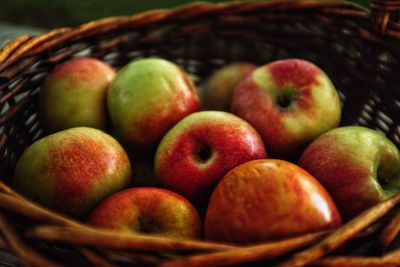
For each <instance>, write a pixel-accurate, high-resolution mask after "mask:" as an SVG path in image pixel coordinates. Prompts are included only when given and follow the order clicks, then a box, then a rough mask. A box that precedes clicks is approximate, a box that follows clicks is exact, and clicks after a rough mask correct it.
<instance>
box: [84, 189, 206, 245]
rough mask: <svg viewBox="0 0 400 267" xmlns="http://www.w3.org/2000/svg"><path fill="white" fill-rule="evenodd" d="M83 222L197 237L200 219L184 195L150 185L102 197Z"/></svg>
mask: <svg viewBox="0 0 400 267" xmlns="http://www.w3.org/2000/svg"><path fill="white" fill-rule="evenodd" d="M87 223H88V224H90V225H92V226H95V227H99V228H106V229H112V230H118V231H123V232H126V233H142V234H152V235H160V236H164V237H171V238H179V239H180V238H184V239H186V238H188V239H199V238H200V237H201V229H202V222H201V219H200V216H199V214H198V212H197V210H196V209H195V208H194V206H193V205H192V204H191V203H190V202H189V201H188V200H187V199H185V198H184V197H182V196H180V195H178V194H176V193H174V192H172V191H169V190H165V189H160V188H154V187H140V188H131V189H126V190H124V191H121V192H118V193H116V194H114V195H112V196H110V197H108V198H107V199H106V200H104V201H103V202H102V203H101V204H100V205H99V206H98V207H97V208H96V209H95V210H94V211H93V212H92V213H91V214H90V216H89V218H88V219H87Z"/></svg>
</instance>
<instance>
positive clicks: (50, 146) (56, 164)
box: [12, 127, 131, 218]
mask: <svg viewBox="0 0 400 267" xmlns="http://www.w3.org/2000/svg"><path fill="white" fill-rule="evenodd" d="M130 181H131V165H130V162H129V160H128V157H127V155H126V153H125V152H124V150H123V149H122V147H121V146H120V145H119V143H118V142H117V141H116V140H115V139H114V138H112V137H111V136H109V135H107V134H105V133H104V132H101V131H99V130H96V129H93V128H87V127H77V128H71V129H68V130H63V131H60V132H57V133H55V134H51V135H48V136H46V137H43V138H42V139H40V140H38V141H36V142H35V143H33V144H32V145H31V146H29V147H28V148H27V149H26V150H25V151H24V152H23V154H22V155H21V157H20V158H19V159H18V162H17V165H16V169H15V175H14V178H13V181H12V182H13V185H14V188H15V189H17V190H18V191H19V192H21V193H22V194H23V195H25V196H27V197H28V198H30V199H32V200H34V201H37V202H39V203H41V204H42V205H44V206H47V207H48V208H50V209H53V210H56V211H59V212H61V213H64V214H66V215H69V216H73V217H75V218H82V217H83V216H86V215H87V214H88V212H89V211H90V210H91V209H93V208H94V207H95V206H96V205H97V204H98V203H99V202H100V201H102V200H103V199H104V198H106V197H107V196H109V195H111V194H113V193H115V192H117V191H119V190H121V189H123V188H125V187H126V186H127V185H128V184H129V183H130Z"/></svg>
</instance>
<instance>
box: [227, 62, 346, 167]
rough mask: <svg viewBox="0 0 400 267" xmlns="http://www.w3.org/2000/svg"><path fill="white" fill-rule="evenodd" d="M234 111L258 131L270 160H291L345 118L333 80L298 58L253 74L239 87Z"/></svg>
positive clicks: (234, 102) (259, 69)
mask: <svg viewBox="0 0 400 267" xmlns="http://www.w3.org/2000/svg"><path fill="white" fill-rule="evenodd" d="M232 112H233V113H234V114H236V115H238V116H239V117H241V118H243V119H244V120H246V121H248V122H249V123H250V124H251V125H253V127H254V128H255V129H256V130H257V131H258V132H259V133H260V135H261V136H262V138H263V140H264V143H265V145H266V147H267V150H268V152H269V153H270V156H271V157H276V158H283V159H290V160H293V159H295V158H296V157H298V156H299V154H300V153H301V151H302V149H304V147H305V146H306V145H307V144H308V143H310V142H311V141H312V140H313V139H315V138H316V137H318V136H319V135H321V134H322V133H324V132H326V131H328V130H330V129H332V128H334V127H336V126H338V124H339V122H340V118H341V107H340V100H339V96H338V93H337V91H336V89H335V87H334V86H333V84H332V82H331V81H330V79H329V77H328V76H327V75H326V74H325V73H324V72H323V71H322V70H321V69H320V68H318V67H317V66H315V65H314V64H312V63H311V62H308V61H305V60H300V59H285V60H279V61H275V62H272V63H269V64H267V65H264V66H262V67H259V68H257V69H256V70H254V71H253V72H252V73H251V74H250V75H249V76H247V78H245V79H244V80H243V81H242V82H241V83H239V85H238V86H237V87H236V89H235V91H234V94H233V98H232Z"/></svg>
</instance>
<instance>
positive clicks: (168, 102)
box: [108, 58, 200, 151]
mask: <svg viewBox="0 0 400 267" xmlns="http://www.w3.org/2000/svg"><path fill="white" fill-rule="evenodd" d="M199 108H200V102H199V98H198V95H197V91H196V88H195V87H194V85H193V83H192V82H191V81H190V79H189V78H188V76H187V74H186V73H185V72H184V71H183V70H181V69H180V68H179V67H178V66H177V65H175V64H174V63H172V62H169V61H167V60H164V59H158V58H146V59H140V60H136V61H133V62H131V63H129V64H128V65H126V66H125V67H123V68H122V69H120V70H119V71H118V73H117V75H116V77H115V79H114V80H113V82H112V84H111V86H110V89H109V91H108V109H109V113H110V117H111V121H112V124H113V126H114V127H115V131H116V133H117V134H118V136H119V137H120V138H121V140H122V141H123V142H124V143H125V144H126V145H128V146H131V147H135V148H138V149H140V150H143V151H144V150H148V151H149V150H151V149H154V150H155V148H156V147H157V144H158V142H159V141H160V140H161V138H162V137H163V135H164V134H165V133H166V132H167V131H168V130H169V129H170V128H171V127H172V126H174V125H175V124H176V123H177V122H178V121H180V120H181V119H182V118H184V117H186V116H187V115H188V114H190V113H193V112H195V111H198V110H199Z"/></svg>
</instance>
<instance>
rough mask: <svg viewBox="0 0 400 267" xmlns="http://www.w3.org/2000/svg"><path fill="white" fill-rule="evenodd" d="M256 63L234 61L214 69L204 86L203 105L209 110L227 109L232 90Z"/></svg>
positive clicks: (229, 104) (229, 105)
mask: <svg viewBox="0 0 400 267" xmlns="http://www.w3.org/2000/svg"><path fill="white" fill-rule="evenodd" d="M255 68H256V65H254V64H251V63H247V62H235V63H231V64H229V65H226V66H224V67H222V68H220V69H218V70H217V71H215V72H214V73H213V74H212V75H211V76H210V78H208V79H207V81H206V83H205V86H204V106H205V108H206V109H209V110H223V111H229V110H230V107H231V100H232V94H233V90H234V89H235V88H236V86H237V85H238V83H239V82H240V81H241V80H242V79H243V78H245V77H246V76H247V75H249V74H250V73H251V72H252V71H253V70H254V69H255Z"/></svg>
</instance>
